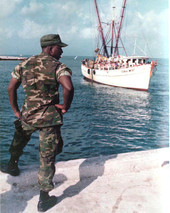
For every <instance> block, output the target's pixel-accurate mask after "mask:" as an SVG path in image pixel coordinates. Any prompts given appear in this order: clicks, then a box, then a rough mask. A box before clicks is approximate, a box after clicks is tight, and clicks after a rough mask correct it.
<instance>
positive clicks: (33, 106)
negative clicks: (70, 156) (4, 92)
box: [5, 34, 74, 212]
mask: <svg viewBox="0 0 170 213" xmlns="http://www.w3.org/2000/svg"><path fill="white" fill-rule="evenodd" d="M40 43H41V47H42V52H41V53H40V54H39V55H37V56H32V57H30V58H28V59H26V60H25V61H23V62H21V63H20V64H19V65H17V66H16V67H15V69H14V71H13V72H12V78H11V81H10V83H9V86H8V94H9V100H10V104H11V107H12V109H13V112H14V114H15V116H16V117H17V120H15V121H14V124H15V134H14V138H13V141H12V144H11V146H10V149H9V151H10V154H11V158H10V161H9V164H8V166H7V168H6V171H5V172H7V173H9V174H10V175H13V176H18V175H19V173H20V170H19V168H18V160H19V157H20V156H21V155H22V153H23V149H24V147H25V146H26V144H27V143H28V141H29V140H30V137H31V134H32V133H33V132H35V131H37V130H39V154H40V168H39V173H38V183H39V187H40V197H39V202H38V206H37V207H38V211H40V212H44V211H46V210H47V209H49V208H51V207H52V206H53V205H55V204H56V197H55V196H49V194H48V193H49V191H51V190H52V189H53V188H54V185H53V182H52V179H53V176H54V174H55V157H56V155H57V154H59V153H60V152H61V151H62V147H63V140H62V137H61V134H60V128H61V126H62V124H63V114H65V113H66V112H67V111H68V109H69V108H70V106H71V103H72V100H73V95H74V87H73V84H72V80H71V75H72V72H71V70H70V69H69V68H68V67H67V66H66V65H65V64H62V63H61V62H59V59H60V57H61V55H62V53H63V51H62V47H66V46H67V44H65V43H63V42H62V41H61V39H60V36H59V35H58V34H49V35H45V36H43V37H42V38H41V39H40ZM20 84H22V87H23V90H24V92H25V101H24V105H23V106H22V108H21V111H20V110H19V107H18V104H17V89H18V88H19V86H20ZM59 85H61V86H62V89H63V104H59V92H58V88H59Z"/></svg>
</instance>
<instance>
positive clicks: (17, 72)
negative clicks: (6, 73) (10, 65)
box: [11, 65, 21, 81]
mask: <svg viewBox="0 0 170 213" xmlns="http://www.w3.org/2000/svg"><path fill="white" fill-rule="evenodd" d="M20 71H21V68H20V66H19V65H17V66H16V67H15V68H14V70H13V72H12V73H11V75H12V77H13V78H15V79H18V80H19V81H21V72H20Z"/></svg>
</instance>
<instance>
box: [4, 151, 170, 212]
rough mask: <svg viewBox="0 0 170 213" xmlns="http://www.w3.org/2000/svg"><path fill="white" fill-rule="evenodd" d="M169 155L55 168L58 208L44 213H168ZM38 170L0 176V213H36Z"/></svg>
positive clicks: (118, 158) (128, 156) (114, 157)
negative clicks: (17, 174)
mask: <svg viewBox="0 0 170 213" xmlns="http://www.w3.org/2000/svg"><path fill="white" fill-rule="evenodd" d="M169 158H170V149H169V148H162V149H157V150H150V151H141V152H133V153H125V154H118V155H110V156H101V157H97V158H89V159H78V160H71V161H67V162H58V163H56V174H55V177H54V182H55V189H54V190H53V191H51V192H50V195H55V196H57V197H58V203H57V204H56V205H55V206H54V207H53V208H51V209H50V210H48V211H47V212H49V213H50V212H51V213H52V212H53V213H54V212H60V213H168V212H170V202H169V198H170V166H169V160H170V159H169ZM37 172H38V167H36V166H35V167H32V166H30V167H21V174H20V176H18V177H12V176H10V175H7V174H4V173H0V182H1V187H0V193H1V212H2V213H20V212H24V213H31V212H32V213H35V212H37V203H38V198H39V189H38V184H37Z"/></svg>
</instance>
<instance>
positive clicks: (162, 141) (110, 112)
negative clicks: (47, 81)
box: [0, 57, 169, 165]
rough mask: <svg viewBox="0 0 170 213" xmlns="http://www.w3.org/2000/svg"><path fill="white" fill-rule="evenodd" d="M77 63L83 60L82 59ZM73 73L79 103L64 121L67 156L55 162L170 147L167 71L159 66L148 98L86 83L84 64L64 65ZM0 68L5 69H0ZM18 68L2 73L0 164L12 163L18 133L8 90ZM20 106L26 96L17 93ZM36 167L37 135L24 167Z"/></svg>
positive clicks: (33, 139) (8, 68) (26, 156)
mask: <svg viewBox="0 0 170 213" xmlns="http://www.w3.org/2000/svg"><path fill="white" fill-rule="evenodd" d="M78 59H79V58H78ZM63 60H64V62H65V63H66V64H68V66H70V67H71V68H72V71H73V83H74V86H75V97H74V101H73V104H72V107H71V109H70V110H69V112H68V113H67V114H65V115H64V125H63V127H62V135H63V139H64V144H65V145H64V150H63V153H62V154H60V155H59V156H58V157H57V159H58V160H69V159H75V158H86V157H94V156H99V155H109V154H117V153H122V152H131V151H138V150H147V149H155V148H160V147H165V146H168V139H169V131H168V130H169V119H168V116H169V111H168V102H169V96H168V66H164V69H163V70H162V66H160V67H159V66H158V71H157V72H156V74H155V76H153V78H152V80H151V84H150V89H149V91H148V92H142V91H135V90H130V89H123V88H115V87H109V86H105V85H101V84H96V83H90V82H88V81H86V80H84V79H83V77H82V75H81V72H80V61H81V58H80V59H79V60H73V59H72V58H70V57H68V58H65V59H63ZM0 65H1V64H0ZM13 66H14V64H6V66H5V68H6V72H3V71H2V70H1V76H3V80H2V78H1V79H0V81H1V88H0V89H1V92H2V103H1V105H0V110H1V111H0V113H1V119H2V120H1V122H0V128H1V130H2V131H1V133H0V137H1V141H2V144H1V146H2V161H4V160H5V159H8V148H9V144H10V143H11V140H12V135H11V132H13V130H14V126H13V124H12V121H13V120H14V117H13V114H12V110H11V108H10V106H9V103H8V98H7V84H8V81H9V78H10V70H11V69H12V67H13ZM60 92H61V91H60ZM19 93H20V95H19V97H20V100H19V103H20V105H21V104H22V101H23V91H22V89H20V91H19ZM28 162H29V164H32V163H38V133H35V134H34V135H33V138H32V140H31V141H30V143H29V145H28V146H27V147H26V149H25V153H24V155H23V157H22V164H25V165H27V164H28Z"/></svg>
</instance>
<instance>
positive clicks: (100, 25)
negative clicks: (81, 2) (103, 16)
mask: <svg viewBox="0 0 170 213" xmlns="http://www.w3.org/2000/svg"><path fill="white" fill-rule="evenodd" d="M94 4H95V8H96V13H97V18H98V23H99V32H100V34H101V38H102V43H103V48H104V56H105V55H106V57H109V54H108V51H107V46H106V41H105V38H104V35H103V28H102V24H101V21H100V16H99V11H98V6H97V2H96V0H94Z"/></svg>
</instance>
